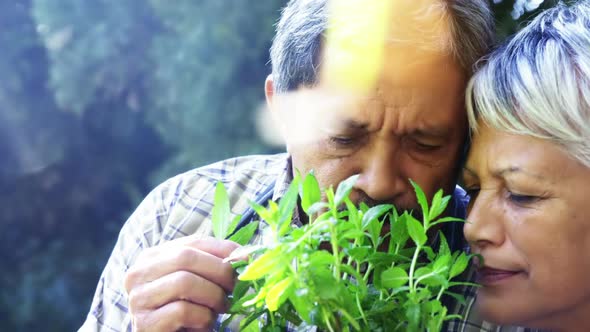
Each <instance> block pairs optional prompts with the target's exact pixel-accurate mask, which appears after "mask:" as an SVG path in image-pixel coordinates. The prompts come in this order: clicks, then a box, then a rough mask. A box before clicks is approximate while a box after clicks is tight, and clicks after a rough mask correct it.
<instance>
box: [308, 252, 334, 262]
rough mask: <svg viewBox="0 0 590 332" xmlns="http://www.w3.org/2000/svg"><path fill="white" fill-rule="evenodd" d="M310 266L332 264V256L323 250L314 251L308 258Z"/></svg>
mask: <svg viewBox="0 0 590 332" xmlns="http://www.w3.org/2000/svg"><path fill="white" fill-rule="evenodd" d="M309 262H310V263H311V266H325V265H330V264H332V263H334V256H332V255H331V254H330V253H329V252H327V251H325V250H320V251H316V252H314V253H313V254H311V256H310V257H309Z"/></svg>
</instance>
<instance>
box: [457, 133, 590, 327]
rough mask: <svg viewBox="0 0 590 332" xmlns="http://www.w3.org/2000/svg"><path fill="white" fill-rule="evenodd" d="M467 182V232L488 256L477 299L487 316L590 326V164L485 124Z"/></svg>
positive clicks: (474, 147)
mask: <svg viewBox="0 0 590 332" xmlns="http://www.w3.org/2000/svg"><path fill="white" fill-rule="evenodd" d="M463 179H464V181H465V187H466V189H467V191H468V192H470V193H471V194H472V201H471V204H470V207H469V215H468V218H467V223H466V225H465V236H466V238H467V240H468V241H469V243H470V245H471V248H472V250H473V252H474V253H478V254H481V255H482V256H483V258H484V261H483V265H480V267H479V269H478V282H479V283H481V284H482V287H481V288H480V289H479V290H478V297H477V303H478V307H479V309H480V311H481V312H482V314H483V315H484V316H485V317H486V318H487V319H489V320H491V321H494V322H497V323H502V324H508V323H510V324H518V325H524V326H529V327H543V328H560V329H563V328H567V326H568V325H570V329H571V328H574V330H580V328H582V330H583V329H584V328H583V327H586V328H587V327H589V326H590V168H588V167H585V166H584V165H582V164H581V163H579V162H577V161H576V160H574V159H572V158H571V157H570V156H569V155H568V154H567V153H565V152H564V151H562V150H561V149H560V148H559V147H558V146H557V145H555V144H553V143H550V142H548V141H544V140H540V139H536V138H533V137H528V136H517V135H511V134H507V133H504V132H500V131H497V130H494V129H490V128H488V127H485V126H482V127H481V131H480V132H479V133H478V135H476V137H474V140H473V145H472V148H471V152H470V154H469V157H468V160H467V164H466V166H465V168H464V170H463Z"/></svg>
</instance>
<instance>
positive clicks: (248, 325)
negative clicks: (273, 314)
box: [240, 310, 264, 332]
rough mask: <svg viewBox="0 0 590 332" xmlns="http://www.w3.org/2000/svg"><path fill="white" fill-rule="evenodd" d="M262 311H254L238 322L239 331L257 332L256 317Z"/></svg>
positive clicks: (261, 313) (258, 316)
mask: <svg viewBox="0 0 590 332" xmlns="http://www.w3.org/2000/svg"><path fill="white" fill-rule="evenodd" d="M263 314H264V311H262V310H260V311H255V312H253V313H252V314H250V315H249V316H247V317H246V318H244V319H243V320H242V321H241V322H240V332H259V330H260V328H259V327H258V319H259V318H260V316H262V315H263Z"/></svg>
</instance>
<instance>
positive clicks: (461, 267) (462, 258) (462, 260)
mask: <svg viewBox="0 0 590 332" xmlns="http://www.w3.org/2000/svg"><path fill="white" fill-rule="evenodd" d="M468 264H469V256H468V255H467V254H466V253H464V252H462V253H461V255H459V257H457V259H456V260H455V263H453V267H451V272H450V273H449V278H454V277H456V276H458V275H459V274H461V273H463V271H465V269H466V268H467V265H468Z"/></svg>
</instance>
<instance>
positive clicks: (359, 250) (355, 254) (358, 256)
mask: <svg viewBox="0 0 590 332" xmlns="http://www.w3.org/2000/svg"><path fill="white" fill-rule="evenodd" d="M370 249H371V247H370V246H362V247H353V248H352V249H350V250H348V251H347V252H346V253H347V254H348V255H349V256H350V257H352V259H354V260H355V261H357V262H361V261H362V260H364V259H365V257H367V255H368V254H369V250H370Z"/></svg>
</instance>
